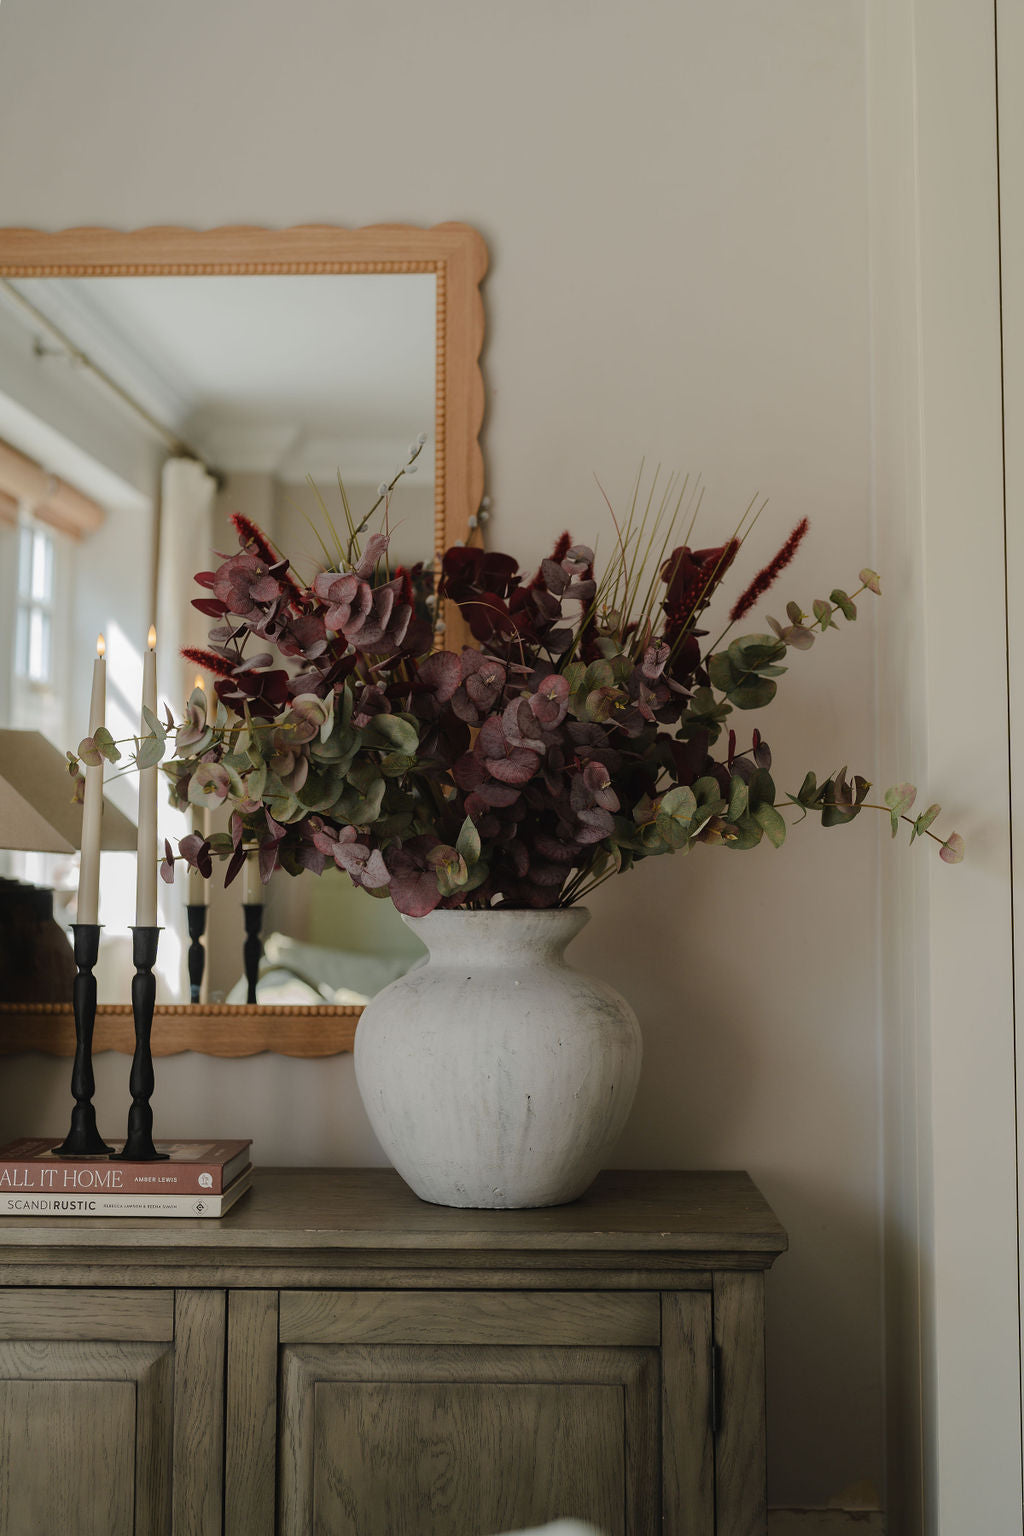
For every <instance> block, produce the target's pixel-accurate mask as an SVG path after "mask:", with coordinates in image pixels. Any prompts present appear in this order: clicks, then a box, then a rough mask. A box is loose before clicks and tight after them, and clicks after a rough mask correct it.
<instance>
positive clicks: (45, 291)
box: [0, 272, 437, 1005]
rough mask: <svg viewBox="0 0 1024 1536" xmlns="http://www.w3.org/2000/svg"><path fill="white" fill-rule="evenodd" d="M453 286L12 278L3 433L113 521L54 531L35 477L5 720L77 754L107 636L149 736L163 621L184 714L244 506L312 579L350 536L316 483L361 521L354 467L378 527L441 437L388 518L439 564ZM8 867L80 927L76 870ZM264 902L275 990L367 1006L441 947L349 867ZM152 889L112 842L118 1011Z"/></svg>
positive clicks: (229, 945) (110, 929)
mask: <svg viewBox="0 0 1024 1536" xmlns="http://www.w3.org/2000/svg"><path fill="white" fill-rule="evenodd" d="M436 286H437V285H436V280H435V276H434V274H433V273H431V272H425V273H420V272H409V273H352V274H348V273H346V274H323V275H308V276H306V275H279V274H275V275H272V276H271V275H268V276H260V275H254V276H235V275H224V276H210V275H198V276H194V277H192V276H131V277H74V278H64V277H61V278H17V279H11V280H5V281H4V283H3V285H2V287H0V445H6V446H7V448H9V449H11V450H14V452H15V454H16V455H18V456H22V457H23V458H24V459H25V460H28V461H30V463H31V464H32V465H34V466H36V467H37V468H39V469H41V470H42V471H43V472H44V475H45V477H46V478H47V482H48V483H53V482H54V480H55V478H56V479H59V481H60V482H61V483H62V484H65V485H67V486H69V487H70V488H71V489H72V490H73V491H74V492H76V493H77V494H78V495H79V496H80V497H82V498H83V500H84V501H85V502H88V503H91V504H93V505H94V506H95V507H96V508H97V509H98V516H97V518H96V519H95V526H92V527H88V528H79V529H77V530H76V529H74V528H69V527H68V526H66V525H61V523H60V520H57V522H56V523H55V522H54V521H53V520H52V519H50V520H48V518H47V513H46V508H45V506H44V505H42V502H40V504H36V502H35V499H34V498H33V496H32V495H31V494H21V495H19V494H17V486H15V488H14V489H15V494H13V495H11V494H10V493H6V494H7V496H8V499H7V501H6V502H5V503H4V504H3V505H4V507H5V509H6V510H5V516H4V518H3V519H0V569H2V571H3V573H4V574H3V577H2V582H3V596H4V597H5V598H6V599H7V601H6V602H5V603H3V604H2V605H0V612H2V613H3V614H4V615H6V617H4V618H3V619H0V674H2V675H0V726H6V727H15V728H25V729H35V730H41V731H43V732H44V734H46V735H47V736H48V737H49V739H50V740H51V741H52V742H54V743H55V744H58V745H59V746H61V748H62V749H63V748H64V747H67V746H70V747H74V746H76V745H77V743H78V741H79V740H80V738H81V737H82V736H83V735H84V734H86V731H87V727H88V722H87V720H86V719H85V718H84V716H85V714H86V713H87V709H88V698H89V685H90V683H89V680H90V675H91V666H92V657H93V655H94V654H95V642H96V636H97V634H98V633H99V632H102V633H103V634H104V636H105V639H106V648H107V649H106V654H107V664H108V666H107V677H108V691H107V723H108V727H109V728H110V729H111V731H112V733H113V734H114V736H115V737H117V738H122V737H125V736H130V735H131V734H132V733H133V732H135V731H137V729H138V710H139V698H140V693H141V668H142V659H141V658H142V650H143V647H144V645H145V635H146V630H147V628H148V624H149V620H150V617H151V616H152V614H153V613H154V612H155V614H156V621H157V626H158V663H159V667H160V693H161V698H162V700H163V699H166V701H167V702H168V703H169V704H170V707H171V709H172V712H173V713H174V714H175V715H176V716H179V717H180V714H181V710H182V706H183V703H184V699H185V697H186V696H187V693H188V691H189V690H190V688H191V687H192V685H193V680H194V679H193V675H194V672H195V669H194V668H192V669H191V673H190V672H189V669H188V668H187V667H185V666H184V664H182V663H181V662H180V660H179V657H178V649H179V646H180V644H182V643H190V644H197V643H198V644H202V642H203V639H204V637H205V630H206V626H207V623H208V621H206V620H204V619H203V618H202V617H201V616H200V615H197V614H196V613H195V611H194V610H192V609H190V607H189V601H190V599H191V598H192V597H193V596H196V595H199V589H198V588H195V587H194V586H193V584H192V576H193V574H194V572H195V571H197V570H201V569H206V568H209V567H210V565H211V564H213V563H216V556H215V554H214V551H218V552H222V553H225V554H226V553H230V552H231V551H232V549H234V548H235V547H237V544H236V538H235V535H234V533H233V531H232V529H231V527H230V525H229V523H228V521H227V519H228V518H229V517H230V515H231V514H232V513H235V512H242V513H244V514H245V515H247V516H248V517H250V518H252V519H253V520H254V521H255V522H256V523H258V524H259V525H260V527H261V528H263V529H264V531H265V532H266V533H267V534H268V535H269V536H270V538H271V539H272V541H273V542H274V543H275V545H276V546H277V547H278V548H279V549H280V550H281V551H282V552H283V553H285V554H286V555H287V556H288V558H289V559H290V560H291V561H292V563H293V565H294V566H295V568H296V569H297V571H298V572H299V574H300V575H301V576H303V577H304V578H305V579H309V577H310V576H311V575H312V574H313V573H314V572H315V571H316V570H317V569H320V568H322V566H323V564H324V563H325V556H324V553H323V550H322V548H321V545H320V539H323V540H324V542H325V543H326V544H327V545H328V547H329V548H330V547H331V544H332V540H331V535H330V530H329V526H328V524H327V520H326V517H325V513H324V510H323V508H322V507H321V506H320V504H319V500H318V496H317V494H316V491H314V489H313V487H312V486H311V485H310V483H309V478H311V479H312V481H313V482H315V485H316V487H317V488H318V490H319V493H320V495H321V496H322V498H323V501H324V503H326V508H327V515H328V516H329V517H330V518H332V519H338V518H339V517H340V516H341V498H340V493H339V490H338V483H337V479H338V474H339V472H340V473H341V475H342V476H343V479H344V483H345V488H346V492H347V494H348V497H349V501H350V503H351V505H352V508H353V511H354V512H355V513H356V515H357V516H359V515H361V514H363V513H365V512H366V511H368V510H369V508H370V507H371V505H372V504H373V502H374V501H375V500H376V497H377V487H378V485H379V484H380V483H381V482H382V481H388V480H390V479H391V477H392V476H393V475H394V473H395V472H396V470H397V469H398V468H399V467H400V466H401V465H402V464H403V463H404V462H405V461H406V459H407V458H408V453H409V446H410V444H411V443H412V442H413V441H414V440H415V439H416V438H417V435H418V434H419V433H421V432H423V433H426V434H427V442H426V444H425V445H424V447H423V450H422V452H421V453H420V455H419V457H418V459H417V461H416V466H415V470H416V472H415V475H414V476H412V475H410V476H408V477H405V478H403V479H402V481H401V482H400V483H399V486H398V487H397V488H396V491H395V494H394V497H393V499H392V502H391V507H390V526H391V528H392V531H393V539H392V553H393V556H394V558H395V560H397V561H400V562H402V563H406V564H412V563H414V562H416V561H418V560H422V561H424V562H426V563H429V562H430V560H431V559H432V556H433V553H434V526H435V474H434V430H435V421H436V416H437V403H436V401H435V376H436V357H435V349H436V334H437V314H436ZM29 306H31V308H29ZM86 360H87V361H86ZM98 373H102V374H104V375H106V377H107V380H108V381H109V382H108V383H107V384H104V383H103V382H102V381H101V380H100V379H99V378H98ZM111 383H112V384H113V385H114V386H115V388H111V387H110V384H111ZM119 391H120V392H121V393H119ZM125 397H130V399H131V401H133V402H134V407H133V406H130V405H129V404H128V403H127V400H126V399H125ZM135 407H138V408H141V411H140V409H136V408H135ZM146 417H148V418H150V419H149V421H148V422H147V420H146ZM156 424H158V425H156ZM175 440H177V442H178V444H179V445H180V447H179V449H178V452H179V455H180V454H181V453H182V452H184V453H186V454H188V455H193V456H195V458H196V459H198V461H200V464H201V465H205V466H206V469H207V470H208V471H209V472H210V473H209V474H208V475H204V474H203V471H202V469H201V468H200V467H199V465H196V466H194V469H195V475H194V476H193V480H194V484H193V486H192V489H191V490H189V489H188V488H186V490H185V492H184V493H183V492H182V489H181V485H180V484H174V485H169V482H168V479H167V475H166V460H167V457H168V454H169V453H172V454H173V453H174V449H173V447H172V443H173V442H174V441H175ZM2 453H3V448H2V447H0V457H2ZM12 462H13V461H12ZM307 477H309V478H307ZM3 494H5V493H4V489H3V485H2V483H0V496H2V495H3ZM183 494H184V496H185V501H184V502H182V495H183ZM204 498H205V499H204ZM108 781H109V790H108V793H109V796H110V798H111V799H112V800H113V801H114V802H115V803H116V804H118V805H119V807H120V808H121V809H123V810H124V811H125V812H126V813H127V814H128V815H130V816H132V817H133V818H134V810H135V804H136V784H135V780H134V777H133V776H132V775H125V776H122V777H119V778H118V777H114V775H113V774H111V772H110V770H108ZM165 820H166V824H165V825H162V827H161V831H162V832H166V834H167V835H169V836H173V837H176V836H179V835H181V833H182V832H184V831H187V830H189V829H188V827H187V826H185V825H183V819H182V818H176V817H175V816H174V813H171V812H170V811H169V808H168V811H167V814H166V818H165ZM0 859H2V861H3V866H4V867H3V870H2V873H5V874H8V875H16V876H18V877H20V878H22V879H27V880H31V881H33V882H34V883H37V884H42V885H47V886H51V887H52V888H54V890H55V916H56V918H57V920H58V922H60V923H61V924H62V925H66V924H67V923H69V922H70V921H72V920H73V915H74V908H73V902H74V893H75V890H76V884H77V874H76V866H77V860H76V859H72V858H70V857H65V856H59V855H46V856H42V855H36V854H19V855H14V854H9V853H8V854H4V855H0ZM242 885H243V882H242V881H241V880H239V881H237V882H236V883H235V884H234V885H233V886H232V887H231V888H229V889H228V890H227V891H224V890H223V889H222V878H221V875H220V872H219V870H218V869H217V868H215V872H214V878H213V880H212V881H211V882H208V887H209V895H210V906H209V915H208V927H207V952H208V965H207V976H206V980H205V984H204V994H203V995H204V1000H207V1001H210V1002H220V1001H227V1002H238V1003H244V1002H245V1000H246V993H245V987H244V983H243V981H242V940H243V914H242V899H243V894H244V893H243V890H242ZM265 894H266V907H265V916H264V923H263V937H264V941H265V949H266V952H265V957H264V971H265V975H264V976H263V978H262V979H261V982H260V985H259V990H258V993H257V1000H258V1002H260V1003H289V1004H290V1003H297V1004H303V1003H305V1004H310V1003H324V1002H337V1003H340V1004H345V1005H358V1004H360V1003H362V1002H364V1001H365V1000H366V999H367V998H368V997H370V996H372V995H373V993H374V992H376V991H377V990H379V988H380V987H381V986H382V985H384V984H386V982H388V981H390V980H392V979H393V978H394V977H395V976H396V975H398V974H400V973H401V971H402V970H404V969H406V968H407V967H408V965H409V964H410V963H411V962H412V961H413V960H414V959H415V958H416V957H417V956H418V955H419V954H420V953H422V951H421V949H420V946H419V945H418V943H417V941H416V940H414V939H413V938H412V936H411V935H410V934H409V932H408V930H407V929H406V928H405V926H404V925H403V924H402V923H401V921H400V919H399V917H398V915H397V913H395V911H394V909H393V908H392V907H391V904H390V903H388V902H379V901H372V900H369V899H367V897H366V896H365V895H364V894H363V893H360V892H357V891H355V890H354V889H353V888H352V887H351V885H350V882H349V881H348V880H347V878H346V877H345V876H343V875H341V874H340V873H339V872H337V871H334V872H328V873H327V874H325V875H324V876H323V877H322V878H321V879H319V880H318V879H316V878H315V877H312V876H309V875H306V876H303V877H301V878H299V879H297V880H293V879H290V878H289V877H288V876H286V875H283V874H279V875H277V876H275V878H274V879H273V880H272V881H271V883H270V886H269V887H268V888H267V891H266V893H265ZM134 896H135V874H134V855H133V854H131V853H107V854H105V855H104V858H103V862H102V874H101V891H100V921H101V922H102V923H103V924H104V940H103V946H102V960H101V965H100V967H99V970H98V984H99V988H100V1001H101V1003H102V1002H103V1001H117V1002H126V1001H127V998H128V987H129V982H130V975H131V970H130V935H129V932H128V929H129V926H130V924H131V922H132V921H133V920H134V916H133V914H134ZM185 899H186V886H185V881H184V880H183V878H182V877H181V876H180V875H179V877H178V881H177V882H176V884H175V885H174V887H172V888H166V887H163V886H161V896H160V900H161V910H160V922H161V923H162V924H163V925H164V928H165V932H164V935H163V937H162V940H161V957H160V977H159V999H158V1000H159V1001H161V1002H172V1001H173V1002H177V1001H181V1002H184V1001H185V1000H186V999H187V997H188V990H187V977H186V971H185V950H186V945H187V937H186V934H185V921H184V902H185Z"/></svg>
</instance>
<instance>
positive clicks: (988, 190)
mask: <svg viewBox="0 0 1024 1536" xmlns="http://www.w3.org/2000/svg"><path fill="white" fill-rule="evenodd" d="M1012 3H1013V4H1014V5H1015V6H1016V7H1017V8H1018V9H1019V0H1012ZM999 8H1000V13H1002V10H1003V3H1002V0H999ZM995 23H996V0H895V3H894V0H869V5H868V43H869V47H868V126H869V156H870V165H871V216H872V230H871V258H872V329H873V349H872V350H873V379H872V386H873V393H874V428H875V466H874V491H875V510H876V520H877V535H878V561H879V566H880V569H881V570H882V571H883V572H886V573H891V574H892V575H893V576H894V577H895V578H896V579H895V580H890V582H889V584H888V588H887V590H888V594H889V595H888V597H887V599H886V601H884V602H883V604H882V605H881V608H882V610H883V611H884V612H883V618H882V625H883V630H882V637H881V645H880V654H881V658H882V665H881V670H880V677H879V701H880V758H881V760H882V762H884V763H885V765H886V772H887V773H890V772H892V777H893V779H895V777H896V776H899V777H901V778H902V777H906V778H914V779H915V781H916V782H918V783H919V784H921V786H922V788H926V790H927V794H928V797H929V799H932V798H934V799H938V800H941V801H942V802H943V804H944V805H945V806H946V814H945V815H944V817H943V821H942V825H943V826H945V827H947V828H948V827H950V826H955V827H956V828H958V830H960V831H961V832H962V833H963V834H964V836H965V837H966V838H967V841H968V856H967V860H966V862H965V863H964V864H963V865H961V866H959V867H958V868H956V869H953V868H948V867H947V866H945V865H942V864H941V863H939V862H938V861H937V860H936V859H935V858H934V857H925V858H924V859H923V860H922V859H921V858H918V859H917V860H914V861H913V862H911V861H910V860H909V859H907V860H903V861H893V863H897V864H898V868H896V869H895V872H894V873H893V874H891V875H890V874H889V873H888V871H889V870H890V869H892V863H890V864H887V865H886V866H884V868H885V870H886V873H885V874H884V875H883V883H882V886H881V889H880V892H879V898H880V900H879V907H880V914H881V921H882V924H883V956H884V966H883V977H882V995H881V1004H882V1010H883V1021H884V1042H885V1043H884V1052H885V1060H884V1067H883V1082H884V1085H885V1087H884V1091H885V1097H886V1103H885V1114H884V1124H885V1136H886V1155H885V1170H886V1172H885V1177H886V1190H885V1201H884V1220H885V1240H886V1285H887V1319H888V1322H887V1335H888V1381H889V1394H888V1401H889V1406H890V1414H891V1423H890V1435H889V1447H890V1487H889V1492H888V1503H889V1507H890V1529H891V1530H892V1531H894V1532H899V1533H900V1536H903V1533H904V1532H905V1533H907V1536H913V1533H915V1532H918V1531H925V1532H928V1533H940V1536H963V1533H967V1532H975V1531H977V1532H985V1533H986V1536H989V1533H991V1536H1003V1533H1012V1532H1019V1531H1020V1530H1021V1528H1022V1525H1021V1433H1020V1405H1021V1396H1020V1393H1021V1372H1020V1349H1019V1338H1020V1293H1019V1286H1018V1270H1019V1265H1018V1250H1017V1137H1016V1105H1015V1053H1014V1024H1013V1018H1014V1014H1013V987H1012V977H1013V967H1012V924H1011V885H1010V859H1009V837H1008V831H1009V820H1008V818H1009V720H1008V684H1007V630H1006V606H1005V598H1004V591H1005V589H1004V578H1005V576H1006V560H1005V550H1004V510H1003V433H1002V404H1003V403H1002V377H1001V339H1002V338H1001V329H1000V292H999V204H998V184H997V157H996V25H995ZM1018 73H1019V72H1018ZM1021 337H1022V340H1024V331H1022V333H1021ZM1020 419H1021V420H1022V422H1024V417H1022V418H1020ZM1020 577H1021V590H1022V591H1024V563H1022V564H1021V567H1020ZM1013 585H1014V581H1013V579H1011V588H1012V587H1013ZM883 586H884V582H883ZM1021 719H1022V722H1024V715H1022V716H1021ZM1022 728H1024V726H1022ZM893 770H895V771H894V772H893ZM888 781H889V782H891V781H892V780H888ZM914 851H915V852H918V850H916V849H915V850H914Z"/></svg>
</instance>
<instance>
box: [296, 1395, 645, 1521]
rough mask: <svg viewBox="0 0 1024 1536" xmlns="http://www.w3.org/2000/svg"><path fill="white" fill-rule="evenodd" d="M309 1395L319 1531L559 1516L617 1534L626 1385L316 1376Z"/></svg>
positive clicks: (622, 1494) (622, 1500)
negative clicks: (346, 1380)
mask: <svg viewBox="0 0 1024 1536" xmlns="http://www.w3.org/2000/svg"><path fill="white" fill-rule="evenodd" d="M314 1398H315V1407H314V1413H313V1468H314V1471H313V1500H312V1502H313V1530H314V1531H316V1532H317V1533H323V1536H327V1533H328V1532H329V1533H330V1536H369V1533H370V1532H371V1531H372V1532H373V1533H374V1536H377V1533H380V1536H384V1533H388V1536H398V1533H400V1532H402V1533H408V1532H411V1531H415V1532H416V1536H451V1532H453V1531H467V1532H470V1531H472V1532H481V1533H483V1532H487V1531H499V1530H510V1529H513V1528H515V1529H525V1528H526V1527H527V1526H537V1525H543V1524H545V1523H546V1522H547V1521H549V1520H553V1519H555V1518H556V1517H557V1516H558V1515H573V1516H575V1517H576V1518H578V1519H586V1520H590V1521H592V1522H593V1523H594V1524H596V1525H597V1526H598V1528H599V1529H600V1530H601V1531H602V1532H606V1533H607V1536H624V1527H623V1509H624V1506H625V1493H626V1490H625V1468H624V1459H623V1404H622V1389H621V1387H597V1386H565V1387H559V1386H554V1385H540V1384H533V1385H530V1386H526V1385H520V1384H517V1385H514V1386H507V1385H502V1386H495V1385H489V1384H485V1383H479V1382H473V1383H462V1384H457V1385H452V1384H448V1383H428V1384H413V1383H408V1384H399V1383H391V1384H387V1385H385V1384H383V1383H374V1384H369V1383H358V1384H337V1383H321V1384H320V1385H319V1386H317V1388H316V1389H315V1393H314ZM482 1474H483V1475H482Z"/></svg>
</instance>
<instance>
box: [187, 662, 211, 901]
mask: <svg viewBox="0 0 1024 1536" xmlns="http://www.w3.org/2000/svg"><path fill="white" fill-rule="evenodd" d="M196 689H198V690H199V692H200V693H202V694H204V695H205V693H206V685H205V684H204V682H203V680H202V678H201V677H197V678H196V680H195V682H194V684H193V685H192V691H193V693H194V692H195V691H196ZM192 831H193V832H194V833H195V835H196V836H197V837H201V838H202V839H203V841H204V842H205V841H206V839H207V838H208V837H209V835H210V812H209V811H208V810H207V808H206V806H204V805H194V806H193V807H192ZM188 904H189V906H190V907H205V906H208V905H209V897H208V895H207V892H206V881H205V880H204V879H203V877H202V875H201V874H200V873H199V871H198V869H191V868H190V869H189V872H188Z"/></svg>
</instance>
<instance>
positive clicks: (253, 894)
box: [242, 853, 264, 907]
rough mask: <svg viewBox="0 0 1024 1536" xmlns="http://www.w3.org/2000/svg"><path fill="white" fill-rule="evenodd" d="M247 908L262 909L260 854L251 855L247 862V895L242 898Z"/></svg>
mask: <svg viewBox="0 0 1024 1536" xmlns="http://www.w3.org/2000/svg"><path fill="white" fill-rule="evenodd" d="M242 899H243V901H244V903H245V905H246V906H247V907H262V905H263V901H264V896H263V881H262V880H261V879H260V856H259V854H258V853H250V854H249V855H248V857H247V858H246V861H245V895H244V897H243V898H242Z"/></svg>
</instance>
